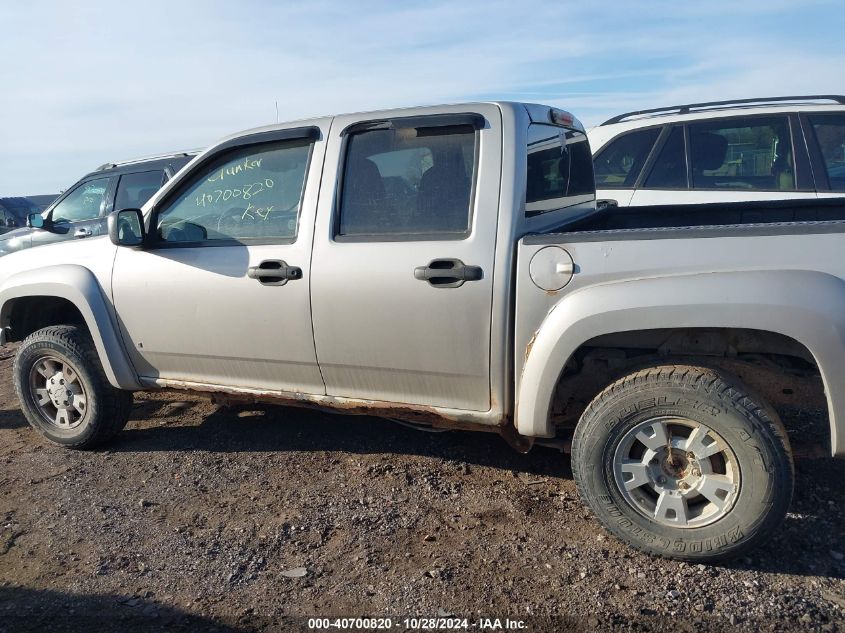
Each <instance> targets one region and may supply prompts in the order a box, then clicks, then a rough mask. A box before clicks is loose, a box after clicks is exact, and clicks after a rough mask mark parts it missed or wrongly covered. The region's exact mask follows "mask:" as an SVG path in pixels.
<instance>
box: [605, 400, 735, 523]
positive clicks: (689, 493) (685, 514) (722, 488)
mask: <svg viewBox="0 0 845 633" xmlns="http://www.w3.org/2000/svg"><path fill="white" fill-rule="evenodd" d="M613 477H614V480H615V483H616V486H617V488H618V490H619V492H620V493H621V494H622V497H623V498H624V499H625V501H626V502H627V503H628V504H629V505H630V506H632V507H633V508H634V509H635V510H637V512H639V513H640V514H642V515H643V516H645V517H647V518H648V519H650V520H652V521H655V522H657V523H659V524H661V525H665V526H671V527H678V528H696V527H703V526H705V525H709V524H711V523H715V522H716V521H718V520H720V519H722V518H723V517H724V516H725V515H727V514H728V513H729V512H730V511H731V508H733V505H734V503H735V501H736V498H737V496H738V495H739V490H740V469H739V463H738V461H737V459H736V455H735V453H734V452H733V450H732V449H731V447H730V445H729V444H728V443H727V442H726V441H725V440H724V438H723V437H722V436H721V435H719V434H718V433H716V432H715V431H714V430H713V429H711V428H709V427H707V426H706V425H704V424H701V423H699V422H696V421H694V420H690V419H688V418H683V417H673V416H664V417H658V418H652V419H649V420H647V421H645V422H641V423H640V424H638V425H636V426H634V427H633V428H632V429H630V430H629V431H628V432H627V433H625V435H624V436H623V437H622V440H621V441H620V442H619V444H618V446H617V448H616V451H615V453H614V459H613Z"/></svg>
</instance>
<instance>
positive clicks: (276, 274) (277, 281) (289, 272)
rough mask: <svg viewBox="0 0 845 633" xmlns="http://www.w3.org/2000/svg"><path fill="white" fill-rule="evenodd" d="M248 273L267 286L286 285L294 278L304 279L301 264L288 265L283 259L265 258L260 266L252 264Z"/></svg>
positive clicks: (250, 276)
mask: <svg viewBox="0 0 845 633" xmlns="http://www.w3.org/2000/svg"><path fill="white" fill-rule="evenodd" d="M246 275H247V277H249V278H250V279H257V280H258V282H259V283H261V284H264V285H265V286H284V285H285V284H286V283H287V282H288V281H291V280H293V279H302V269H301V268H300V267H299V266H288V265H287V263H286V262H284V261H282V260H281V259H265V260H264V261H263V262H261V263H260V264H258V266H250V267H249V268H248V269H247V271H246Z"/></svg>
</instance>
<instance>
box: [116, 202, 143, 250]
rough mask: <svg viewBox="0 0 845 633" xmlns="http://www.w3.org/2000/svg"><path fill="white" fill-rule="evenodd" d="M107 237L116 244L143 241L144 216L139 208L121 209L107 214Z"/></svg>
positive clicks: (122, 244)
mask: <svg viewBox="0 0 845 633" xmlns="http://www.w3.org/2000/svg"><path fill="white" fill-rule="evenodd" d="M108 226H109V239H110V240H111V241H112V244H116V245H117V246H140V245H141V244H143V243H144V216H143V214H142V213H141V209H121V210H120V211H115V212H114V213H110V214H109V218H108Z"/></svg>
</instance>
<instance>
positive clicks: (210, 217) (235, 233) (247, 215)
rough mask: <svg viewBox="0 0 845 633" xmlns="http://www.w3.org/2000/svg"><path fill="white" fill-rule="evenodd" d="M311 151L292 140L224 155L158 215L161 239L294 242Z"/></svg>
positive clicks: (301, 141)
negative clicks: (280, 240) (282, 240)
mask: <svg viewBox="0 0 845 633" xmlns="http://www.w3.org/2000/svg"><path fill="white" fill-rule="evenodd" d="M311 146H312V143H311V141H309V140H304V139H296V140H291V141H283V142H278V143H269V144H266V145H260V146H249V147H245V148H240V149H236V150H234V151H232V152H228V153H226V154H224V155H223V156H221V157H220V158H218V159H216V160H215V161H214V162H212V163H211V164H210V165H208V166H207V167H205V168H204V169H202V170H200V171H199V173H197V174H196V175H194V176H193V177H192V178H191V180H190V181H189V183H188V185H187V187H185V188H184V189H182V191H181V193H180V194H179V195H178V196H177V197H176V198H175V199H174V200H173V201H172V202H170V203H169V204H168V205H167V206H166V207H164V209H163V210H162V211H161V212H159V214H158V224H157V228H158V235H159V238H160V239H161V240H162V241H164V242H206V241H214V240H243V239H271V240H275V239H284V240H292V239H294V238H295V237H296V231H297V225H298V220H299V207H300V204H301V201H302V195H303V192H304V187H305V175H306V172H307V170H308V159H309V157H310V155H311Z"/></svg>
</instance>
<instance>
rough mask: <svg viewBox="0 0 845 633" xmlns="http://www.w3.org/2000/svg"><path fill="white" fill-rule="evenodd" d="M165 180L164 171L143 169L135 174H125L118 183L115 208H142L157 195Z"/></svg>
mask: <svg viewBox="0 0 845 633" xmlns="http://www.w3.org/2000/svg"><path fill="white" fill-rule="evenodd" d="M163 182H164V171H163V170H161V169H157V170H155V171H142V172H138V173H134V174H123V175H122V176H121V177H120V180H119V181H118V183H117V194H116V196H115V201H114V208H115V209H116V210H120V209H140V208H141V207H142V206H144V203H146V202H147V200H149V199H150V198H152V197H153V195H155V192H156V191H158V190H159V188H160V187H161V185H162V183H163Z"/></svg>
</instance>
